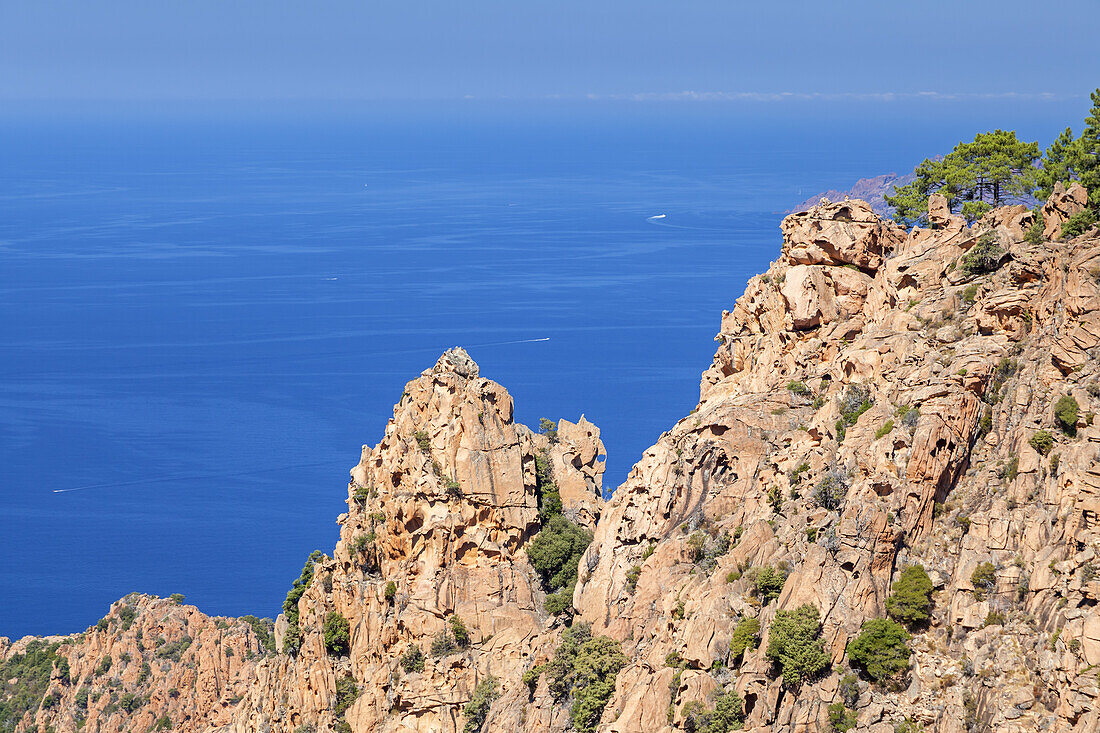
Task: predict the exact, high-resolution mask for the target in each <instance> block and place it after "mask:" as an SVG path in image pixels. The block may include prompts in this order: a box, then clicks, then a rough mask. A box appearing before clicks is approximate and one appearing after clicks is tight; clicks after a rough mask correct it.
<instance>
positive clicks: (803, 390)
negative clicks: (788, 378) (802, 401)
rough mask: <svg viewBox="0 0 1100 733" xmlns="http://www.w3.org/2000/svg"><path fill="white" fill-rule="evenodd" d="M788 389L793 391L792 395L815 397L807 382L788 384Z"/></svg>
mask: <svg viewBox="0 0 1100 733" xmlns="http://www.w3.org/2000/svg"><path fill="white" fill-rule="evenodd" d="M787 389H789V390H790V391H791V394H794V395H798V396H799V397H811V396H813V390H811V389H810V388H809V387H807V386H806V383H805V382H787Z"/></svg>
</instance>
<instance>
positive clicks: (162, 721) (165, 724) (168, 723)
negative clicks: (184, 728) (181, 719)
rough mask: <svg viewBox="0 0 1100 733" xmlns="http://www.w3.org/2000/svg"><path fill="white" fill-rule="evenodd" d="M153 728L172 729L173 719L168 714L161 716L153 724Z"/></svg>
mask: <svg viewBox="0 0 1100 733" xmlns="http://www.w3.org/2000/svg"><path fill="white" fill-rule="evenodd" d="M153 730H172V719H171V718H169V717H168V716H167V715H162V716H160V717H159V718H157V722H156V723H154V724H153Z"/></svg>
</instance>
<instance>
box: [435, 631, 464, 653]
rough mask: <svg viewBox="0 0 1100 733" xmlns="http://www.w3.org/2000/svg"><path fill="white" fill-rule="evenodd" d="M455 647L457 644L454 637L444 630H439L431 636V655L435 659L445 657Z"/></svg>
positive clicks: (455, 648)
mask: <svg viewBox="0 0 1100 733" xmlns="http://www.w3.org/2000/svg"><path fill="white" fill-rule="evenodd" d="M457 649H458V645H456V644H455V640H454V637H453V636H451V635H450V634H448V633H447V632H446V631H440V632H439V633H438V634H436V635H435V636H434V637H432V656H433V657H435V658H436V659H438V658H439V657H445V656H447V655H448V654H451V653H452V652H454V651H456V650H457Z"/></svg>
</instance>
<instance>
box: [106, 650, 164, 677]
mask: <svg viewBox="0 0 1100 733" xmlns="http://www.w3.org/2000/svg"><path fill="white" fill-rule="evenodd" d="M176 661H177V662H178V661H179V660H178V659H177V660H176ZM112 664H114V660H112V659H111V655H110V654H108V655H107V656H105V657H103V659H101V660H99V664H97V665H96V668H95V674H96V676H97V677H99V676H101V675H105V674H107V673H108V672H110V671H111V665H112Z"/></svg>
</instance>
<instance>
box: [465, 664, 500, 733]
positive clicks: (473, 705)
mask: <svg viewBox="0 0 1100 733" xmlns="http://www.w3.org/2000/svg"><path fill="white" fill-rule="evenodd" d="M497 686H498V685H497V678H496V677H494V676H492V675H489V676H488V677H486V678H485V679H483V680H481V681H480V682H478V683H477V687H475V688H474V696H473V697H471V698H470V702H468V703H466V706H465V707H463V708H462V714H463V715H464V716H465V717H466V725H464V726H463V727H462V733H478V731H480V730H481V727H482V726H483V725H485V718H486V717H488V715H489V708H490V707H491V706H492V704H493V700H496V699H497V698H498V697H500V693H499V692H498V691H497Z"/></svg>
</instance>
